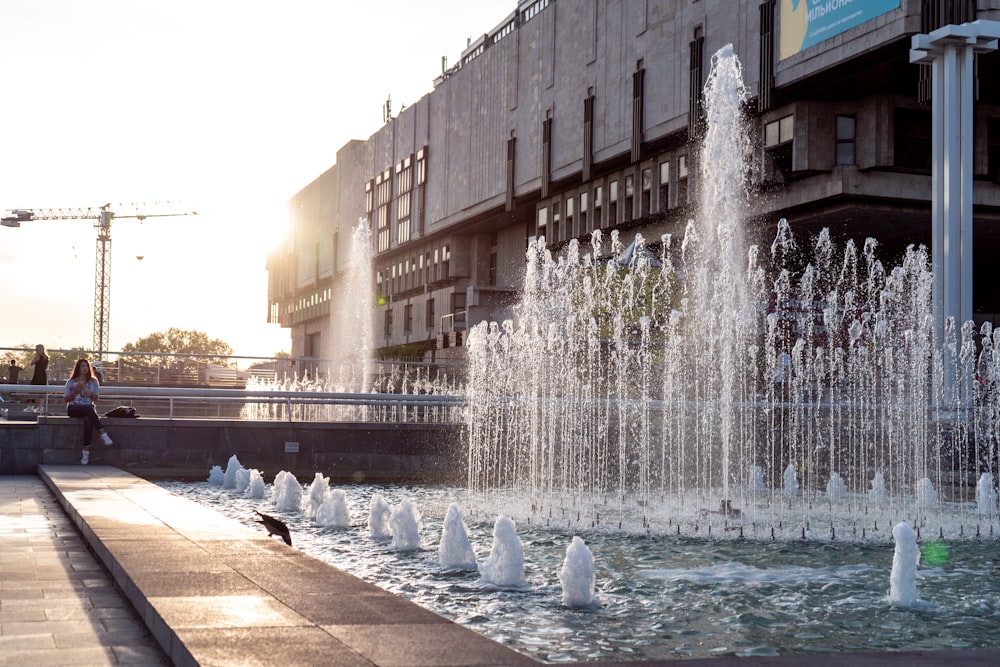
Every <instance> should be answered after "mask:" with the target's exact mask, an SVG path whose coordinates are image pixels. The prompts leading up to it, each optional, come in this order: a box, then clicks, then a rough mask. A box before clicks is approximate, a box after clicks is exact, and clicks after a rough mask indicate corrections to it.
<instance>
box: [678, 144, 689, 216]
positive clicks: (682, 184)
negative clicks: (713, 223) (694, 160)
mask: <svg viewBox="0 0 1000 667" xmlns="http://www.w3.org/2000/svg"><path fill="white" fill-rule="evenodd" d="M687 196H688V163H687V156H686V155H681V156H680V157H679V158H677V205H678V206H685V205H686V204H687V201H688V200H687Z"/></svg>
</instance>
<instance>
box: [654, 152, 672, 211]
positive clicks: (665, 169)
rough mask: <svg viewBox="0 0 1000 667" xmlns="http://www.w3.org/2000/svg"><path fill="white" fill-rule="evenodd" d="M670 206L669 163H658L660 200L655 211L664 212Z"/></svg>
mask: <svg viewBox="0 0 1000 667" xmlns="http://www.w3.org/2000/svg"><path fill="white" fill-rule="evenodd" d="M669 206H670V163H669V162H661V163H660V198H659V201H657V202H656V210H657V211H666V210H667V208H668V207H669Z"/></svg>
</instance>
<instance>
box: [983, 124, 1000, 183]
mask: <svg viewBox="0 0 1000 667" xmlns="http://www.w3.org/2000/svg"><path fill="white" fill-rule="evenodd" d="M986 171H987V173H988V174H989V177H990V180H991V181H993V182H994V183H1000V118H987V119H986Z"/></svg>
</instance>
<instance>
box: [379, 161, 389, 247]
mask: <svg viewBox="0 0 1000 667" xmlns="http://www.w3.org/2000/svg"><path fill="white" fill-rule="evenodd" d="M391 201H392V179H391V178H390V173H389V170H388V169H386V170H385V171H384V172H382V173H381V174H379V175H378V176H377V177H376V178H375V203H376V206H377V207H378V208H377V210H376V214H375V218H376V230H377V234H378V251H379V252H385V251H386V250H388V249H389V204H390V202H391Z"/></svg>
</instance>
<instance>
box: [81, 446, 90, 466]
mask: <svg viewBox="0 0 1000 667" xmlns="http://www.w3.org/2000/svg"><path fill="white" fill-rule="evenodd" d="M88 463H90V450H89V449H85V450H83V458H81V459H80V465H82V466H85V465H87V464H88Z"/></svg>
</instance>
